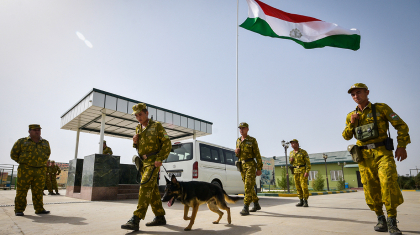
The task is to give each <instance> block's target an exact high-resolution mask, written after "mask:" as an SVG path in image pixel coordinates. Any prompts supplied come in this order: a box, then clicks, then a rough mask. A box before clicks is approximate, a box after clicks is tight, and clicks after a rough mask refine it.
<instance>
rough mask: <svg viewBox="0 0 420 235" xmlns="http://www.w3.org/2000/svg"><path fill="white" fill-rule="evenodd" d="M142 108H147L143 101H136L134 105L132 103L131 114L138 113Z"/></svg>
mask: <svg viewBox="0 0 420 235" xmlns="http://www.w3.org/2000/svg"><path fill="white" fill-rule="evenodd" d="M143 109H147V106H146V104H145V103H138V104H136V105H133V113H132V114H133V115H135V114H137V113H140V112H141V111H142V110H143Z"/></svg>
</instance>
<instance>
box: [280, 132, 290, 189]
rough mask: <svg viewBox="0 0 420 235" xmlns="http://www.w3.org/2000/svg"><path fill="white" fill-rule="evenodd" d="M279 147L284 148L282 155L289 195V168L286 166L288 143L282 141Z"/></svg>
mask: <svg viewBox="0 0 420 235" xmlns="http://www.w3.org/2000/svg"><path fill="white" fill-rule="evenodd" d="M281 145H282V146H283V147H284V154H285V156H286V179H287V193H290V188H289V167H288V165H287V148H289V142H286V141H284V140H282V141H281Z"/></svg>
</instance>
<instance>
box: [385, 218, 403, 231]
mask: <svg viewBox="0 0 420 235" xmlns="http://www.w3.org/2000/svg"><path fill="white" fill-rule="evenodd" d="M386 223H387V225H388V232H389V234H391V235H402V232H401V231H400V230H399V229H398V227H397V223H398V221H397V218H395V217H388V220H387V221H386Z"/></svg>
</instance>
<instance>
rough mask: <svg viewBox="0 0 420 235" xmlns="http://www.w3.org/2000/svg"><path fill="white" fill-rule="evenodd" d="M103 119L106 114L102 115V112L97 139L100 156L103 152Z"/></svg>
mask: <svg viewBox="0 0 420 235" xmlns="http://www.w3.org/2000/svg"><path fill="white" fill-rule="evenodd" d="M105 117H106V114H105V113H104V111H102V118H101V132H100V139H99V154H102V153H103V151H104V134H105Z"/></svg>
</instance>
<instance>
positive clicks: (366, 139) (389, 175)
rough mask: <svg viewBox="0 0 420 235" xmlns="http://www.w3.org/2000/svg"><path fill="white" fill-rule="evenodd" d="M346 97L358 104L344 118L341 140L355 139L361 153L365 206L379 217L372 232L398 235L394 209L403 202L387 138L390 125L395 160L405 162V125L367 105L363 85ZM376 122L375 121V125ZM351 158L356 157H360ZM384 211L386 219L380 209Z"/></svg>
mask: <svg viewBox="0 0 420 235" xmlns="http://www.w3.org/2000/svg"><path fill="white" fill-rule="evenodd" d="M348 93H349V94H351V97H352V98H353V100H354V101H355V102H356V103H357V107H356V110H355V111H352V112H350V113H349V114H347V118H346V127H345V129H344V131H343V137H344V139H346V140H350V139H352V138H353V136H354V137H355V138H356V139H357V146H353V148H354V147H356V149H359V151H358V152H357V153H360V152H361V155H362V156H359V157H360V160H359V161H358V163H359V169H360V176H361V179H362V183H363V188H364V191H365V199H366V203H367V205H368V206H369V208H370V209H371V210H372V211H375V213H376V215H377V217H378V223H377V224H376V226H375V227H374V230H375V231H378V232H386V231H388V232H389V233H390V234H391V235H400V234H402V233H401V231H400V230H399V229H398V227H397V207H398V206H399V205H401V204H402V203H403V202H404V199H403V196H402V194H401V190H400V188H399V186H398V182H397V181H398V174H397V166H396V164H395V160H394V156H393V152H392V150H393V149H394V147H393V141H392V139H390V137H389V138H388V135H387V130H388V131H389V123H391V125H392V126H393V127H394V128H395V129H397V131H398V136H397V142H398V147H397V150H396V151H395V158H396V159H397V160H398V161H403V160H404V159H406V158H407V151H406V150H405V147H406V146H407V144H409V143H410V142H411V141H410V136H409V135H408V126H407V124H406V123H405V122H404V121H403V120H402V119H401V118H400V117H399V116H398V115H397V114H396V113H394V111H392V109H391V108H390V107H389V106H388V105H386V104H384V103H376V104H372V103H370V102H369V99H368V95H369V90H368V87H367V86H366V85H365V84H363V83H356V84H354V85H353V86H352V87H351V88H350V89H349V90H348ZM375 118H376V121H375ZM355 153H356V152H353V150H352V155H356V156H358V155H359V154H355ZM384 204H385V208H386V211H387V215H388V219H385V216H384V212H383V210H382V207H383V205H384Z"/></svg>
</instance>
